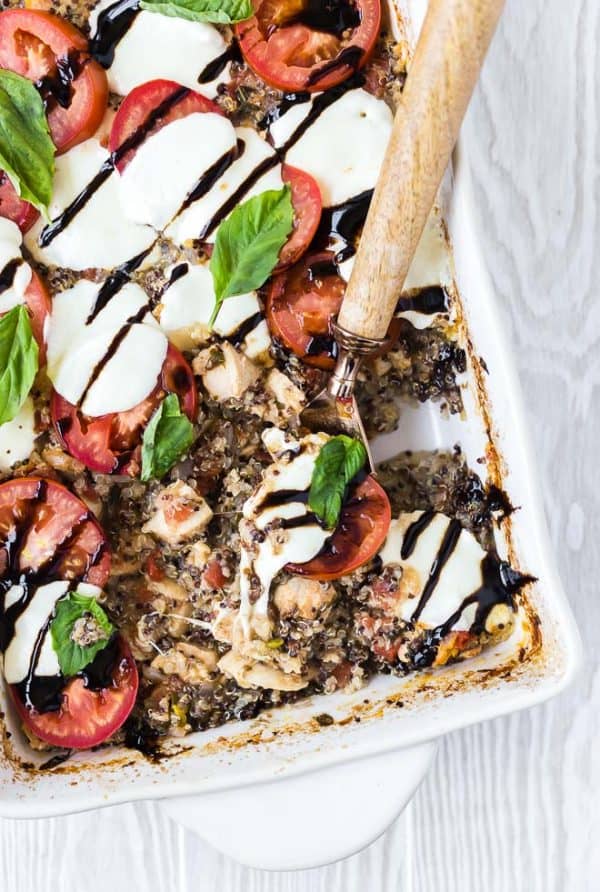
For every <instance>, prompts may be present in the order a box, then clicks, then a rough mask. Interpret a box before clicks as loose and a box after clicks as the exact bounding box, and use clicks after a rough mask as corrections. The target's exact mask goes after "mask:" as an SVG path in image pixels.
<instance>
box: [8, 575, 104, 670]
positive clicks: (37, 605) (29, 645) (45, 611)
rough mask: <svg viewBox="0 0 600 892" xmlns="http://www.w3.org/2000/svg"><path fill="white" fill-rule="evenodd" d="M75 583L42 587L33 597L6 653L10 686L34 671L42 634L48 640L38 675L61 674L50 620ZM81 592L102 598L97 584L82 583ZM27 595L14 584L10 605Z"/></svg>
mask: <svg viewBox="0 0 600 892" xmlns="http://www.w3.org/2000/svg"><path fill="white" fill-rule="evenodd" d="M72 587H73V583H72V582H67V581H66V580H59V581H57V582H50V583H48V584H47V585H41V586H39V588H37V589H36V591H35V593H34V595H33V598H32V599H31V601H30V602H29V604H28V605H27V607H26V608H25V610H24V611H23V613H22V614H21V615H20V616H19V618H18V619H17V621H16V623H15V629H14V635H13V638H12V639H11V641H10V642H9V645H8V647H7V648H6V651H5V653H4V677H5V678H6V681H7V682H8V683H9V684H18V683H19V682H20V681H23V680H24V679H25V678H27V676H28V675H29V672H30V667H31V662H32V659H33V654H34V649H35V645H36V643H37V640H38V637H39V635H40V633H42V632H43V630H44V627H46V630H45V632H44V640H43V644H42V647H41V650H40V653H39V657H38V660H37V663H36V666H35V669H34V673H33V674H34V675H37V676H52V675H60V666H59V663H58V658H57V656H56V652H55V651H54V648H53V646H52V637H51V635H50V634H49V625H50V623H49V621H50V618H51V616H52V613H53V611H54V608H55V606H56V603H57V601H59V600H60V599H61V598H62V597H63V596H64V595H66V594H67V592H68V591H69V589H71V588H72ZM77 591H78V592H81V594H84V595H88V596H90V597H98V595H99V594H100V589H99V588H98V587H97V586H95V585H89V584H87V583H79V584H78V585H77ZM22 594H23V588H22V586H20V585H14V586H12V588H11V589H9V591H8V592H7V594H6V606H7V607H8V606H10V604H14V603H15V602H16V601H18V600H19V598H20V597H21V596H22Z"/></svg>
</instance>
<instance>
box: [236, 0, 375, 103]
mask: <svg viewBox="0 0 600 892" xmlns="http://www.w3.org/2000/svg"><path fill="white" fill-rule="evenodd" d="M253 6H254V16H253V17H252V18H251V19H248V20H246V21H245V22H240V23H239V24H238V25H236V26H235V32H236V35H237V37H238V40H239V42H240V48H241V50H242V54H243V56H244V59H245V60H246V62H247V63H248V65H249V66H250V68H252V70H253V71H254V72H255V73H256V74H258V76H259V77H261V78H262V79H263V80H264V81H266V83H267V84H270V85H271V86H272V87H276V88H277V89H278V90H285V91H288V92H296V91H300V90H308V91H309V92H316V91H319V92H320V91H322V90H329V89H330V88H331V87H334V86H335V85H336V84H339V83H341V82H342V81H344V80H346V78H348V77H350V75H351V74H352V73H353V72H354V71H356V70H357V69H359V68H362V67H363V66H364V65H365V64H366V63H367V62H368V61H369V58H370V56H371V54H372V52H373V49H374V47H375V43H376V41H377V37H378V35H379V29H380V26H381V3H380V0H327V2H323V3H314V2H310V0H253Z"/></svg>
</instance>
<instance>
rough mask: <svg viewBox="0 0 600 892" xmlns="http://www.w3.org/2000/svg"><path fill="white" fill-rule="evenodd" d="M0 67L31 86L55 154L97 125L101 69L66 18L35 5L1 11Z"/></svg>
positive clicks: (103, 99) (104, 94)
mask: <svg viewBox="0 0 600 892" xmlns="http://www.w3.org/2000/svg"><path fill="white" fill-rule="evenodd" d="M0 68H8V69H10V70H11V71H14V72H16V73H17V74H20V75H22V76H23V77H26V78H28V79H29V80H31V81H33V82H34V83H35V84H36V86H37V87H38V89H39V91H40V94H41V96H42V99H43V100H44V103H45V106H46V113H47V115H48V124H49V126H50V133H51V135H52V140H53V142H54V145H55V146H56V148H57V150H58V151H59V152H65V151H66V150H67V149H70V148H72V147H73V146H75V145H77V143H80V142H83V141H84V140H85V139H88V138H89V137H90V136H92V135H93V134H94V133H95V132H96V130H97V129H98V127H99V125H100V122H101V121H102V118H103V117H104V113H105V111H106V108H107V103H108V83H107V80H106V73H105V71H104V69H103V68H102V67H101V66H100V65H99V64H98V63H97V62H95V61H94V60H93V59H91V58H90V56H89V53H88V42H87V40H86V38H85V37H84V36H83V34H82V33H81V31H78V30H77V28H75V27H74V26H73V25H71V24H70V23H69V22H66V21H64V20H63V19H61V18H59V17H58V16H56V15H53V14H52V13H50V12H44V11H42V10H37V9H6V10H4V12H2V13H0ZM65 84H66V86H65Z"/></svg>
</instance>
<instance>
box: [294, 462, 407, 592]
mask: <svg viewBox="0 0 600 892" xmlns="http://www.w3.org/2000/svg"><path fill="white" fill-rule="evenodd" d="M391 520H392V510H391V507H390V502H389V499H388V497H387V495H386V493H385V490H384V489H383V488H382V487H381V486H380V485H379V483H377V481H376V480H375V478H374V477H372V476H369V477H366V478H365V479H364V480H363V481H362V483H359V484H358V486H357V487H356V488H355V490H354V492H351V494H350V498H349V499H348V500H347V501H346V503H345V504H344V507H343V508H342V513H341V515H340V520H339V523H338V525H337V527H336V529H335V531H334V533H333V535H332V536H331V538H330V539H328V540H327V542H326V543H325V546H324V548H323V549H322V551H321V552H320V553H319V554H318V555H317V556H316V557H314V558H313V559H312V560H311V561H307V562H306V563H305V564H287V566H286V570H288V571H289V572H290V573H295V574H296V575H297V576H306V577H308V579H318V580H320V581H327V580H330V579H339V578H340V576H345V575H346V574H347V573H351V572H352V571H353V570H356V569H357V568H358V567H362V565H363V564H366V563H367V561H370V560H371V558H372V557H374V556H375V555H376V554H377V552H378V551H379V549H380V548H381V546H382V545H383V543H384V542H385V540H386V537H387V534H388V530H389V528H390V523H391Z"/></svg>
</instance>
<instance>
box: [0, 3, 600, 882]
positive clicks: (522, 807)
mask: <svg viewBox="0 0 600 892" xmlns="http://www.w3.org/2000/svg"><path fill="white" fill-rule="evenodd" d="M599 47H600V3H599V2H598V0H567V2H565V0H507V9H506V14H505V18H504V22H503V25H502V28H501V32H500V34H499V36H498V38H497V39H496V42H495V45H494V47H493V51H492V54H491V58H490V60H489V63H488V65H487V68H486V71H485V74H484V77H483V83H482V87H481V89H480V91H479V93H478V96H477V99H476V101H475V103H474V107H473V109H472V112H471V114H470V118H469V121H468V124H467V126H468V127H469V129H470V136H471V139H470V143H471V145H475V146H476V148H475V152H474V156H473V166H474V173H475V178H476V188H477V200H478V214H479V217H480V220H479V223H480V226H479V229H480V233H481V239H482V244H483V250H484V253H485V258H486V261H487V264H488V266H489V269H490V271H491V274H492V277H493V281H494V284H495V287H496V291H497V294H498V297H499V301H500V303H501V304H502V306H503V307H504V309H505V317H506V322H507V325H508V326H509V328H510V331H511V333H512V335H513V342H514V344H515V346H516V348H517V350H518V353H517V357H518V359H517V361H518V366H519V370H520V373H521V379H522V383H523V387H524V389H525V396H526V402H527V404H528V406H529V410H530V417H531V428H532V434H533V437H534V441H535V445H536V447H537V453H538V456H539V470H540V473H541V475H542V479H543V483H544V484H545V488H546V510H547V513H548V516H549V518H550V526H551V532H552V538H553V542H554V545H555V547H556V550H557V553H558V558H559V564H560V567H561V571H562V576H563V580H564V582H565V585H566V587H567V591H568V593H569V595H570V598H571V601H572V603H573V606H574V609H575V612H576V614H577V618H578V620H579V623H580V626H581V629H582V632H583V637H584V640H585V644H586V668H585V672H584V673H583V674H582V676H581V677H580V679H579V681H578V683H577V685H576V687H575V688H574V689H572V690H570V691H568V692H567V693H566V694H564V695H563V696H562V697H560V698H559V699H558V700H555V701H554V702H552V703H550V704H548V705H546V706H543V707H540V708H537V709H533V710H531V711H529V712H525V713H521V714H519V715H516V716H514V717H509V718H506V719H502V720H498V721H495V722H490V723H488V724H485V725H481V726H479V727H475V728H471V729H468V730H467V731H463V732H460V733H457V734H454V735H452V736H450V737H448V738H447V739H446V740H445V741H444V742H443V743H442V746H441V749H440V753H439V756H438V759H437V763H436V765H435V768H434V770H433V771H432V772H431V774H430V776H429V777H428V779H427V780H426V781H425V783H424V785H423V787H422V788H421V790H420V791H419V793H418V794H417V796H416V797H415V799H414V800H413V802H412V803H411V805H410V806H409V807H408V809H407V811H406V812H405V814H404V815H403V816H402V818H401V819H400V820H399V821H398V822H397V823H396V825H395V826H394V827H393V828H392V829H391V830H390V831H389V832H388V833H387V834H386V835H385V836H384V837H383V838H382V839H380V840H379V841H378V842H376V843H374V844H373V845H372V846H371V847H370V848H369V849H368V850H366V851H365V852H363V853H362V854H360V855H357V856H355V857H353V858H351V859H349V860H348V861H346V862H343V863H340V864H337V865H334V866H332V867H328V868H323V869H322V870H318V871H308V872H305V873H298V874H268V873H263V872H260V871H251V870H247V869H244V868H242V867H239V866H238V865H236V864H234V863H232V862H231V861H228V860H227V859H225V858H223V857H222V856H220V855H218V854H217V853H215V852H213V851H212V850H210V849H209V848H208V847H207V846H205V845H204V844H203V843H201V842H200V841H199V840H198V839H197V838H196V837H195V836H194V835H193V834H191V833H188V832H185V831H183V830H180V829H179V828H177V827H176V826H175V825H174V824H172V823H170V822H169V821H168V819H166V818H164V817H162V815H161V814H160V813H159V810H158V808H157V807H155V806H154V805H150V804H142V805H135V806H122V807H118V808H110V809H106V810H105V811H101V812H95V813H92V814H89V815H84V816H76V817H70V818H59V819H55V820H46V821H41V822H37V823H34V822H30V823H18V822H16V821H8V820H5V821H1V822H0V892H17V890H18V892H49V890H54V889H60V890H61V892H106V890H107V889H109V890H111V892H162V890H168V892H188V890H189V892H192V890H193V892H275V890H277V892H317V890H318V892H458V890H460V892H483V890H485V892H509V890H510V892H598V890H600V843H599V839H600V662H599V653H600V591H599V588H600V584H599V581H600V551H599V541H600V525H599V523H598V520H597V513H596V512H598V511H599V510H600V496H599V494H598V479H599V472H598V455H599V452H598V445H597V442H598V438H599V437H600V394H599V393H598V387H599V386H600V295H599V294H598V292H600V272H599V268H600V219H599V216H600V133H599V120H598V118H599V112H600V49H599ZM596 257H598V258H599V262H598V263H596V264H594V261H595V260H596Z"/></svg>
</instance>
